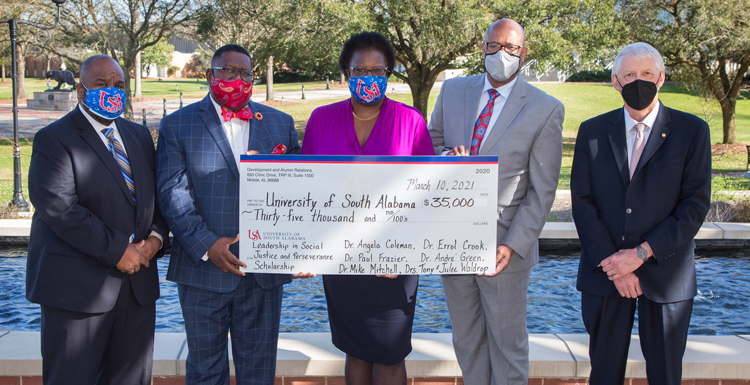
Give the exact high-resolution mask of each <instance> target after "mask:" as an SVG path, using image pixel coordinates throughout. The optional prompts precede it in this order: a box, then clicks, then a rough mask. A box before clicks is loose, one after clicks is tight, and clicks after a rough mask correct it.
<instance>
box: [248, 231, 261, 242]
mask: <svg viewBox="0 0 750 385" xmlns="http://www.w3.org/2000/svg"><path fill="white" fill-rule="evenodd" d="M247 233H248V234H247V237H248V238H250V240H251V241H260V231H258V230H255V231H253V230H248V231H247Z"/></svg>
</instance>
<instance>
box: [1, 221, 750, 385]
mask: <svg viewBox="0 0 750 385" xmlns="http://www.w3.org/2000/svg"><path fill="white" fill-rule="evenodd" d="M30 230H31V219H0V246H26V245H28V243H29V232H30ZM695 243H696V247H697V248H698V249H699V250H721V249H750V223H730V222H712V223H704V224H703V226H701V229H700V230H699V231H698V234H697V235H696V237H695ZM539 246H540V248H541V249H542V250H543V251H555V250H560V251H564V250H579V249H580V248H581V244H580V242H579V241H578V232H576V225H575V223H573V222H547V223H545V225H544V229H543V230H542V233H541V235H540V236H539ZM0 385H2V384H0Z"/></svg>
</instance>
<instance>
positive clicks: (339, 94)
mask: <svg viewBox="0 0 750 385" xmlns="http://www.w3.org/2000/svg"><path fill="white" fill-rule="evenodd" d="M441 85H442V82H436V83H435V86H434V87H433V88H434V89H439V88H440V86H441ZM206 92H208V91H206ZM410 92H411V91H410V89H409V86H408V85H406V84H403V83H395V84H389V85H388V93H395V94H404V93H410ZM347 97H349V89H348V88H332V89H330V90H305V99H345V98H347ZM252 99H253V101H254V102H257V103H260V102H263V101H265V100H266V94H265V91H262V92H258V93H257V94H255V95H253V97H252ZM301 99H302V90H301V89H300V91H287V92H278V91H276V92H274V100H278V101H284V100H301ZM199 100H200V98H195V99H187V98H183V105H184V106H186V105H188V104H191V103H195V102H197V101H199ZM21 102H24V103H25V100H23V101H22V100H19V103H21ZM179 107H180V99H179V97H178V98H175V99H168V100H167V114H170V113H172V112H174V111H176V110H177V109H179ZM144 111H145V113H146V124H147V125H148V127H149V128H151V129H156V128H158V127H159V122H160V121H161V118H162V117H163V116H164V103H163V102H162V101H160V100H152V101H144V102H136V103H133V115H134V116H135V119H136V121H137V122H139V123H141V122H142V121H143V112H144ZM66 113H67V111H38V110H30V109H27V108H26V105H25V104H19V106H18V134H19V136H20V137H22V138H24V137H26V138H29V137H33V136H34V134H35V133H36V132H37V131H39V129H41V128H42V127H44V126H46V125H48V124H50V123H52V122H54V121H55V120H57V119H59V118H60V117H62V116H63V115H65V114H66ZM0 138H9V139H12V138H13V106H12V105H11V104H0Z"/></svg>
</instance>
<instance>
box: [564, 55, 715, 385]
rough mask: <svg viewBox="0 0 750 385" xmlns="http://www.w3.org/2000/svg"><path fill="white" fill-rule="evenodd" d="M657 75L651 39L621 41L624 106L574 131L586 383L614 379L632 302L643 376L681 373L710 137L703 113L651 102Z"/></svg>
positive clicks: (660, 378)
mask: <svg viewBox="0 0 750 385" xmlns="http://www.w3.org/2000/svg"><path fill="white" fill-rule="evenodd" d="M664 76H665V74H664V62H663V60H662V58H661V55H660V54H659V52H658V51H657V50H656V49H654V48H653V47H651V46H650V45H648V44H645V43H635V44H631V45H629V46H627V47H625V48H623V49H622V51H620V53H619V54H618V55H617V57H616V58H615V62H614V67H613V68H612V83H613V85H614V87H615V90H617V91H619V92H620V93H621V94H622V98H623V100H624V102H625V106H624V108H623V109H617V110H614V111H610V112H608V113H606V114H603V115H600V116H597V117H595V118H592V119H590V120H587V121H585V122H583V123H582V124H581V127H580V129H579V130H578V138H577V140H576V146H575V155H574V157H573V169H572V174H571V196H572V202H573V218H574V220H575V223H576V228H577V229H578V236H579V238H580V240H581V247H582V251H581V261H580V265H579V269H578V282H577V288H578V290H580V291H581V292H582V300H581V310H582V313H583V322H584V324H585V326H586V331H587V332H588V333H589V337H590V342H589V357H590V359H591V375H590V379H589V383H590V384H593V385H599V384H603V385H610V384H622V383H623V381H624V378H625V367H626V362H627V355H628V348H629V345H630V331H631V329H632V327H633V321H634V314H635V309H636V305H637V306H638V325H639V326H638V333H639V335H640V340H641V350H642V351H643V356H644V357H645V359H646V375H647V377H648V382H649V383H650V384H659V385H672V384H674V385H677V384H680V379H681V376H682V356H683V354H684V353H685V345H686V343H687V336H688V326H689V325H690V315H691V312H692V308H693V297H694V296H695V294H696V281H695V262H694V255H693V250H694V249H695V242H694V240H693V238H694V237H695V235H696V234H697V233H698V230H699V229H700V227H701V225H702V224H703V220H704V218H705V217H706V213H707V212H708V207H709V199H710V193H711V146H710V140H709V130H708V124H706V122H704V121H703V120H701V119H699V118H697V117H695V116H693V115H690V114H686V113H684V112H680V111H677V110H673V109H671V108H667V107H666V106H664V105H663V104H661V102H660V101H659V99H658V89H659V87H661V86H662V84H664Z"/></svg>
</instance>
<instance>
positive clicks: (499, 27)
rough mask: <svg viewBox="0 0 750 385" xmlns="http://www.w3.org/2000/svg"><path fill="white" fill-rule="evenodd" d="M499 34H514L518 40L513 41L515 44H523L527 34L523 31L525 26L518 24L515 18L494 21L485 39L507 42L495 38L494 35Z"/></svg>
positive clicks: (514, 37)
mask: <svg viewBox="0 0 750 385" xmlns="http://www.w3.org/2000/svg"><path fill="white" fill-rule="evenodd" d="M497 36H512V37H513V39H514V40H515V41H516V42H515V43H513V44H515V45H520V46H522V45H524V43H525V42H526V34H525V33H524V32H523V27H521V24H518V23H516V21H515V20H511V19H500V20H498V21H496V22H494V23H492V25H490V27H489V28H487V32H486V33H485V34H484V41H497V42H499V43H500V44H506V43H504V42H502V41H499V40H495V39H493V37H497ZM519 42H520V43H519Z"/></svg>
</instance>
